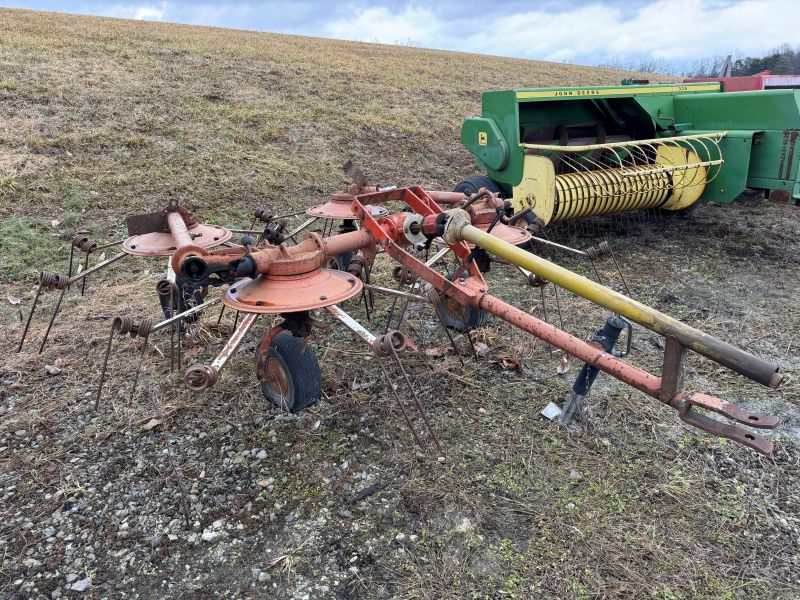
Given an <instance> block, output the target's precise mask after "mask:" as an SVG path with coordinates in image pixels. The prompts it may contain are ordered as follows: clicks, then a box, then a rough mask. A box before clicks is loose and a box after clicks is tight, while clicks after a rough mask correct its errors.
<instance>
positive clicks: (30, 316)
mask: <svg viewBox="0 0 800 600" xmlns="http://www.w3.org/2000/svg"><path fill="white" fill-rule="evenodd" d="M41 293H42V284H41V283H39V285H38V286H37V287H36V296H34V298H33V304H31V310H30V312H29V313H28V320H27V322H26V323H25V329H23V330H22V337H21V338H20V340H19V345H18V346H17V353H20V352H22V345H23V344H24V343H25V336H27V335H28V329H29V328H30V326H31V320H32V319H33V313H34V311H35V310H36V305H37V304H38V303H39V295H40V294H41Z"/></svg>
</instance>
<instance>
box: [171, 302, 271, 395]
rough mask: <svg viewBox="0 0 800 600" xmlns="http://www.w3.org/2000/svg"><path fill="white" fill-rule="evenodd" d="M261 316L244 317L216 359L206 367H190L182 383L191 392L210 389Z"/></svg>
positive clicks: (253, 314) (252, 314)
mask: <svg viewBox="0 0 800 600" xmlns="http://www.w3.org/2000/svg"><path fill="white" fill-rule="evenodd" d="M260 316H261V315H259V314H256V313H250V314H247V315H245V317H244V318H243V319H242V321H241V323H239V325H238V327H237V328H236V330H235V331H234V332H233V334H232V335H231V337H230V338H229V339H228V342H227V343H226V344H225V347H224V348H222V350H220V352H219V354H218V355H217V357H216V358H215V359H214V360H213V361H212V362H211V364H208V365H202V364H201V365H192V366H191V367H189V368H188V369H187V370H186V374H185V375H184V376H183V383H184V384H185V385H186V387H187V388H189V389H190V390H193V391H200V390H204V389H206V388H209V387H211V386H212V385H214V384H215V383H216V382H217V379H218V378H219V373H220V371H222V369H223V368H224V367H225V365H226V364H227V363H228V361H229V360H230V358H231V356H233V355H234V354H235V353H236V350H238V348H239V346H240V345H241V343H242V341H244V338H245V337H246V336H247V334H248V333H249V332H250V330H251V329H252V328H253V325H255V323H256V321H257V320H258V317H260Z"/></svg>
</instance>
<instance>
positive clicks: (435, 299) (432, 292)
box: [428, 288, 467, 367]
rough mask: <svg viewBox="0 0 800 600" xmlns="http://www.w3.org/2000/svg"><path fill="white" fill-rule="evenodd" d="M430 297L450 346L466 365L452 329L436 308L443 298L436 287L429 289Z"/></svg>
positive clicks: (464, 364)
mask: <svg viewBox="0 0 800 600" xmlns="http://www.w3.org/2000/svg"><path fill="white" fill-rule="evenodd" d="M428 298H429V299H430V302H431V304H433V312H434V313H435V314H436V320H437V321H439V325H441V326H442V329H444V332H445V333H446V334H447V339H448V340H450V346H451V347H452V348H453V352H455V355H456V356H457V357H458V360H459V362H460V363H461V366H462V367H466V366H467V363H466V362H464V357H463V356H461V352H459V350H458V346H456V340H455V338H453V334H452V333H450V330H449V329H448V328H447V325H446V324H445V322H444V319H443V318H442V315H441V314H439V311H438V310H436V305H437V304H438V303H439V302H441V298H439V292H438V291H436V288H431V289H429V290H428Z"/></svg>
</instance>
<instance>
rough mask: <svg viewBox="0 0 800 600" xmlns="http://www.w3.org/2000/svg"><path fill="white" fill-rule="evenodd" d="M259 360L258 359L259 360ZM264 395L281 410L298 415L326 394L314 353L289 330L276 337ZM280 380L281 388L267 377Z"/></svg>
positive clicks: (263, 383) (264, 376) (264, 377)
mask: <svg viewBox="0 0 800 600" xmlns="http://www.w3.org/2000/svg"><path fill="white" fill-rule="evenodd" d="M256 358H258V357H256ZM264 371H265V372H264V373H263V374H259V375H260V376H261V377H260V378H261V393H262V394H264V397H266V398H267V400H269V401H270V402H272V403H273V404H274V405H275V406H277V407H278V408H281V409H283V410H287V411H289V412H290V413H295V412H297V411H299V410H302V409H304V408H307V407H309V406H311V405H312V404H316V403H317V402H319V399H320V396H321V395H322V373H321V372H320V370H319V363H318V362H317V356H316V354H314V351H313V350H312V349H311V348H309V347H308V346H307V345H306V344H305V343H304V341H303V338H298V337H294V336H293V335H292V334H291V333H290V332H288V331H281V332H280V333H279V334H278V335H276V336H275V337H274V338H272V341H271V342H270V345H269V347H268V348H267V356H266V360H265V361H264ZM270 371H272V375H273V376H275V377H277V378H279V379H280V380H281V381H280V383H279V385H281V386H282V387H284V389H279V388H277V387H275V386H274V385H272V384H271V383H269V382H268V380H267V374H268V373H269V372H270Z"/></svg>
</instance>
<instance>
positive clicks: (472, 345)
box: [458, 304, 478, 360]
mask: <svg viewBox="0 0 800 600" xmlns="http://www.w3.org/2000/svg"><path fill="white" fill-rule="evenodd" d="M458 312H460V313H461V320H462V321H463V322H464V325H466V324H467V314H466V313H465V312H464V307H463V306H461V305H460V304H459V305H458ZM464 335H466V336H467V341H468V342H469V347H470V348H471V349H472V356H474V357H475V360H478V350H477V349H476V348H475V343H474V342H473V341H472V336H471V335H470V334H469V331H466V332H465V333H464Z"/></svg>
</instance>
